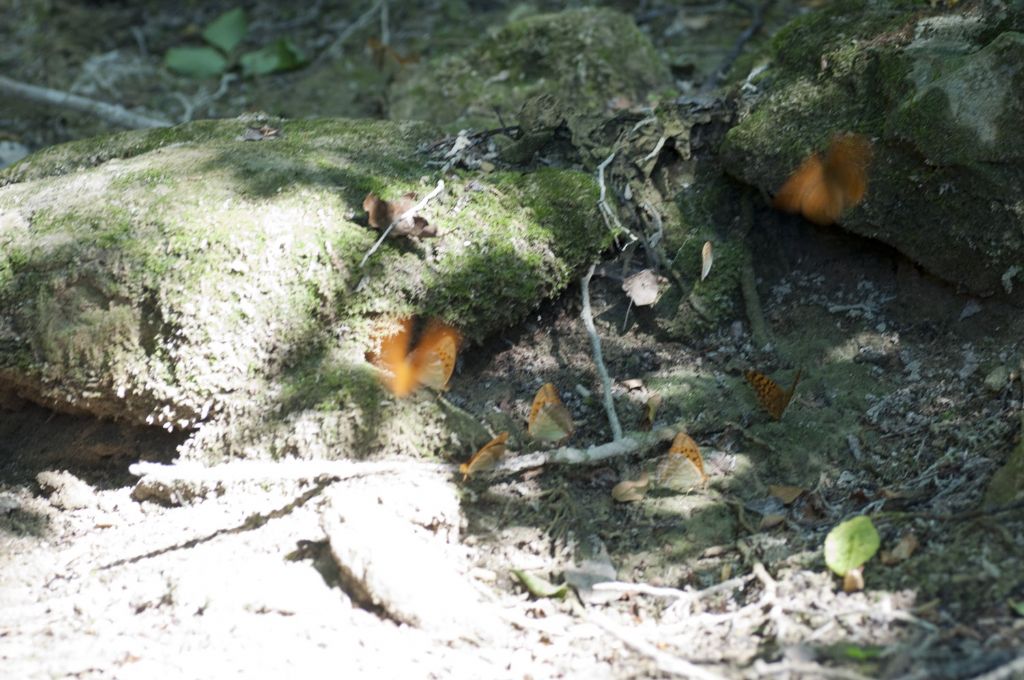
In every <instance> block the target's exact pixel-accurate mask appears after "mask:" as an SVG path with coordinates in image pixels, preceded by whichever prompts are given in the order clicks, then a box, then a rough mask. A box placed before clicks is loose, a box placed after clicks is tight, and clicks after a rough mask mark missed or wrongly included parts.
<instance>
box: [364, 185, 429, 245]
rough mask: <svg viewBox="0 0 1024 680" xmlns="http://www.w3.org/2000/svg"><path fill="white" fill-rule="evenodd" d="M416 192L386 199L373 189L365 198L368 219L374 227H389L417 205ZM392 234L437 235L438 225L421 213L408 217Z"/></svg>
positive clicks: (396, 225)
mask: <svg viewBox="0 0 1024 680" xmlns="http://www.w3.org/2000/svg"><path fill="white" fill-rule="evenodd" d="M415 201H416V194H412V193H408V194H403V195H402V197H401V198H397V199H395V200H393V201H385V200H384V199H382V198H380V197H379V196H377V194H375V193H373V192H372V191H371V192H370V193H368V194H366V198H364V199H363V210H365V211H366V219H367V221H369V223H370V226H371V227H373V228H374V229H387V228H388V227H389V226H391V224H392V223H393V222H395V221H397V220H398V219H399V218H400V217H402V215H404V214H405V213H406V212H408V211H409V210H411V209H412V208H413V207H414V206H415V205H416V202H415ZM391 236H420V237H428V236H437V227H435V226H434V225H432V224H430V223H429V222H427V220H426V219H425V218H423V217H420V216H419V215H413V216H411V217H408V218H406V219H404V220H402V221H401V222H398V224H395V228H394V229H392V230H391Z"/></svg>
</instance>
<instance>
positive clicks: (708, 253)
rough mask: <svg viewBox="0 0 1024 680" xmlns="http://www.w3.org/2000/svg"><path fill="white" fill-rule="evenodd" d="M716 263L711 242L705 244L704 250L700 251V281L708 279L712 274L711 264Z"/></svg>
mask: <svg viewBox="0 0 1024 680" xmlns="http://www.w3.org/2000/svg"><path fill="white" fill-rule="evenodd" d="M714 261H715V254H714V252H713V250H712V247H711V241H706V242H705V243H704V248H703V249H702V250H701V251H700V280H701V281H703V280H704V279H706V278H708V274H710V273H711V263H712V262H714Z"/></svg>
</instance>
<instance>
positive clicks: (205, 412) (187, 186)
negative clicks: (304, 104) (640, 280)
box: [0, 120, 610, 456]
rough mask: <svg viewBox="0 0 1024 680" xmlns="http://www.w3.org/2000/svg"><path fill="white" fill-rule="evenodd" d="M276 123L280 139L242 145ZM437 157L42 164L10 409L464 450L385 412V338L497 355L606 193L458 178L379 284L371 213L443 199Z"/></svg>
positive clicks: (303, 126)
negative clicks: (430, 336)
mask: <svg viewBox="0 0 1024 680" xmlns="http://www.w3.org/2000/svg"><path fill="white" fill-rule="evenodd" d="M264 123H266V124H269V125H271V126H272V127H274V128H279V130H280V132H279V136H276V137H275V136H274V135H273V134H270V135H269V136H267V137H266V138H264V139H262V141H243V135H245V133H246V129H247V127H250V128H251V129H250V132H249V136H250V137H252V136H260V135H254V134H253V130H252V129H253V128H259V126H260V125H262V124H264ZM264 132H265V133H266V132H267V131H266V130H265V131H264ZM439 138H440V135H439V133H438V132H437V131H436V130H435V129H434V128H432V127H430V126H428V125H425V124H418V123H389V122H380V121H353V120H320V121H308V122H289V121H283V122H282V121H259V122H254V121H242V120H224V121H205V122H197V123H193V124H190V125H186V126H182V127H178V128H173V129H165V130H156V131H146V132H132V133H124V134H120V135H115V136H111V137H105V138H97V139H91V140H85V141H81V142H75V143H72V144H67V145H64V146H60V147H54V148H51V149H48V150H45V151H43V152H40V153H38V154H36V155H34V156H31V157H29V158H27V159H26V160H25V161H23V162H22V163H20V164H18V165H16V166H14V167H12V168H10V169H8V170H7V171H5V172H4V173H3V174H0V387H2V388H3V391H6V392H7V393H8V394H9V393H11V392H13V393H15V394H17V395H18V396H20V397H23V398H27V399H30V400H32V401H35V402H38V403H42V404H44V405H47V406H50V407H52V408H55V409H58V410H63V411H71V412H80V413H87V414H93V415H97V416H101V417H114V418H119V419H123V420H125V421H128V422H132V423H149V424H153V425H160V426H162V427H164V428H166V429H168V430H191V429H194V428H196V427H198V426H204V429H205V431H206V432H207V435H206V439H205V441H206V443H207V444H211V443H213V442H214V441H216V442H219V450H220V451H222V452H226V451H233V452H244V451H250V450H251V451H252V452H253V453H271V454H282V453H296V452H299V451H302V452H303V454H304V455H317V454H323V455H327V456H342V455H360V454H362V453H365V452H367V451H369V450H371V449H373V448H374V446H375V445H380V444H383V443H386V442H388V441H391V438H390V435H389V434H388V433H389V432H394V431H396V429H397V430H401V431H403V432H405V433H406V434H408V435H409V436H408V437H405V438H404V440H405V441H407V442H410V443H411V446H413V447H414V448H416V449H417V450H419V451H420V452H430V451H434V450H437V449H438V447H439V446H440V444H441V443H442V442H443V441H444V440H445V439H446V438H450V437H451V436H453V435H452V431H451V428H448V427H444V426H442V425H441V424H440V421H439V419H440V418H441V412H440V411H439V410H438V406H437V405H436V402H435V400H432V399H415V398H414V399H411V400H407V401H405V402H402V406H401V408H398V407H396V406H395V405H394V404H389V403H388V397H387V395H386V393H385V392H383V391H382V389H381V388H380V387H379V386H378V383H377V379H376V375H375V370H374V369H373V368H372V367H371V366H370V364H368V363H367V361H366V360H365V358H364V353H365V352H366V351H367V350H370V349H372V340H371V335H372V333H373V328H374V326H375V324H378V323H379V319H380V318H381V317H386V316H395V315H413V314H414V315H418V316H420V317H422V318H440V319H443V320H444V321H446V322H447V323H449V324H451V325H453V326H455V327H457V328H458V329H459V330H460V331H461V332H462V333H463V335H464V337H465V338H466V341H467V342H472V341H479V340H480V339H481V338H483V337H484V336H486V335H488V334H489V333H492V332H494V331H496V330H498V329H500V328H504V327H507V326H508V325H510V324H513V323H515V322H517V321H519V320H520V319H522V318H523V317H524V316H525V315H526V314H527V313H528V312H529V311H530V310H531V309H533V308H534V307H535V306H536V305H537V303H538V302H539V301H541V300H542V299H544V298H546V297H548V296H551V295H553V294H555V293H556V292H558V291H559V290H561V289H562V288H563V287H564V286H565V285H566V284H567V283H568V282H569V281H570V280H571V279H572V278H573V277H574V276H575V275H576V274H577V273H578V271H579V270H580V268H581V267H582V266H583V265H585V264H586V263H588V262H589V261H591V259H592V258H594V257H595V255H596V254H597V253H599V252H600V251H601V250H602V249H603V248H604V247H605V245H606V244H607V243H608V239H609V237H610V235H609V233H608V231H607V229H606V227H605V226H604V224H603V223H602V221H601V219H600V217H599V216H598V214H597V211H596V200H597V188H596V186H595V184H594V181H593V179H592V178H591V177H589V176H588V175H585V174H582V173H578V172H572V171H558V170H545V171H542V172H537V173H532V174H518V173H514V172H495V173H491V174H488V175H480V176H471V175H464V176H462V175H455V176H449V177H448V178H447V181H446V186H445V189H444V191H443V192H442V193H441V194H440V195H439V196H438V197H437V198H436V199H435V200H433V201H431V202H430V203H429V204H428V205H427V206H426V208H424V209H423V210H422V212H421V214H422V215H423V216H424V217H426V218H427V219H429V220H430V221H431V222H432V223H434V224H435V225H436V226H437V228H438V232H439V236H438V238H435V239H430V240H424V241H414V240H410V239H406V238H397V239H392V240H389V241H388V242H387V243H386V244H385V245H384V246H383V247H382V248H381V249H380V250H379V251H377V252H376V253H375V254H374V255H373V256H372V257H371V258H370V259H369V261H368V262H367V264H366V265H365V267H362V268H361V267H360V261H361V260H362V258H363V256H364V254H366V252H367V251H368V250H369V249H370V247H371V245H372V244H373V242H374V241H375V240H376V238H377V236H378V232H376V231H375V230H373V229H371V228H369V227H368V226H365V224H360V223H359V222H361V221H362V222H365V218H364V214H363V210H362V202H363V198H364V197H365V196H366V194H367V193H368V192H370V191H374V192H376V193H377V194H378V195H379V196H381V197H383V198H384V199H386V200H388V199H393V198H396V197H399V196H401V195H402V194H404V193H406V192H417V193H418V194H419V195H420V196H423V195H425V194H427V193H428V192H429V191H431V190H432V189H433V188H434V187H435V185H436V183H437V179H438V178H437V176H436V171H435V170H433V169H432V166H430V165H429V164H428V162H427V161H428V160H429V158H428V157H427V156H426V155H425V154H424V153H422V152H421V151H420V149H421V148H423V147H424V145H425V144H427V143H428V142H433V141H436V140H437V139H439ZM211 423H212V424H211ZM204 424H205V425H204ZM201 439H202V437H201ZM217 449H218V447H213V449H212V450H217Z"/></svg>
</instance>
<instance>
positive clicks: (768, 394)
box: [744, 370, 786, 420]
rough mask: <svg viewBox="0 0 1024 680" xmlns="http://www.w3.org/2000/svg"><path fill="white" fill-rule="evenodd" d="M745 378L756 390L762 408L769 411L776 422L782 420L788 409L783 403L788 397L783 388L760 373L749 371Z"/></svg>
mask: <svg viewBox="0 0 1024 680" xmlns="http://www.w3.org/2000/svg"><path fill="white" fill-rule="evenodd" d="M744 376H745V377H746V379H747V382H749V383H750V385H751V386H752V387H753V388H754V393H755V394H756V395H757V400H758V401H759V402H761V406H763V407H764V409H765V410H766V411H768V414H769V415H770V416H771V417H772V418H773V419H775V420H778V419H779V418H781V417H782V411H783V410H785V408H786V406H785V404H784V403H783V401H784V400H785V398H786V395H785V393H784V392H783V391H782V388H781V387H779V386H778V384H777V383H776V382H775V381H774V380H772V379H771V378H769V377H768V376H766V375H765V374H764V373H760V372H759V371H753V370H751V371H747V372H746V373H745V374H744Z"/></svg>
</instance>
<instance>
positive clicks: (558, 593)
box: [512, 569, 569, 598]
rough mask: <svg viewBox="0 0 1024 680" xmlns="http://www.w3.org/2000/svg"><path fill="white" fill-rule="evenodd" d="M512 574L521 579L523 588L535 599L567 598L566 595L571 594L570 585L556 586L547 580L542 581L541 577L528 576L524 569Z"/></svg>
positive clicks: (514, 570) (514, 571)
mask: <svg viewBox="0 0 1024 680" xmlns="http://www.w3.org/2000/svg"><path fill="white" fill-rule="evenodd" d="M512 573H513V574H515V577H516V578H517V579H519V582H520V583H522V584H523V587H524V588H526V590H527V591H529V593H530V595H533V596H534V597H559V598H561V597H565V595H566V593H568V592H569V585H568V584H566V583H563V584H562V585H560V586H556V585H555V584H554V583H551V582H550V581H548V580H546V579H542V578H541V577H540V576H534V575H533V574H528V573H526V572H525V571H523V570H522V569H513V570H512Z"/></svg>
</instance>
